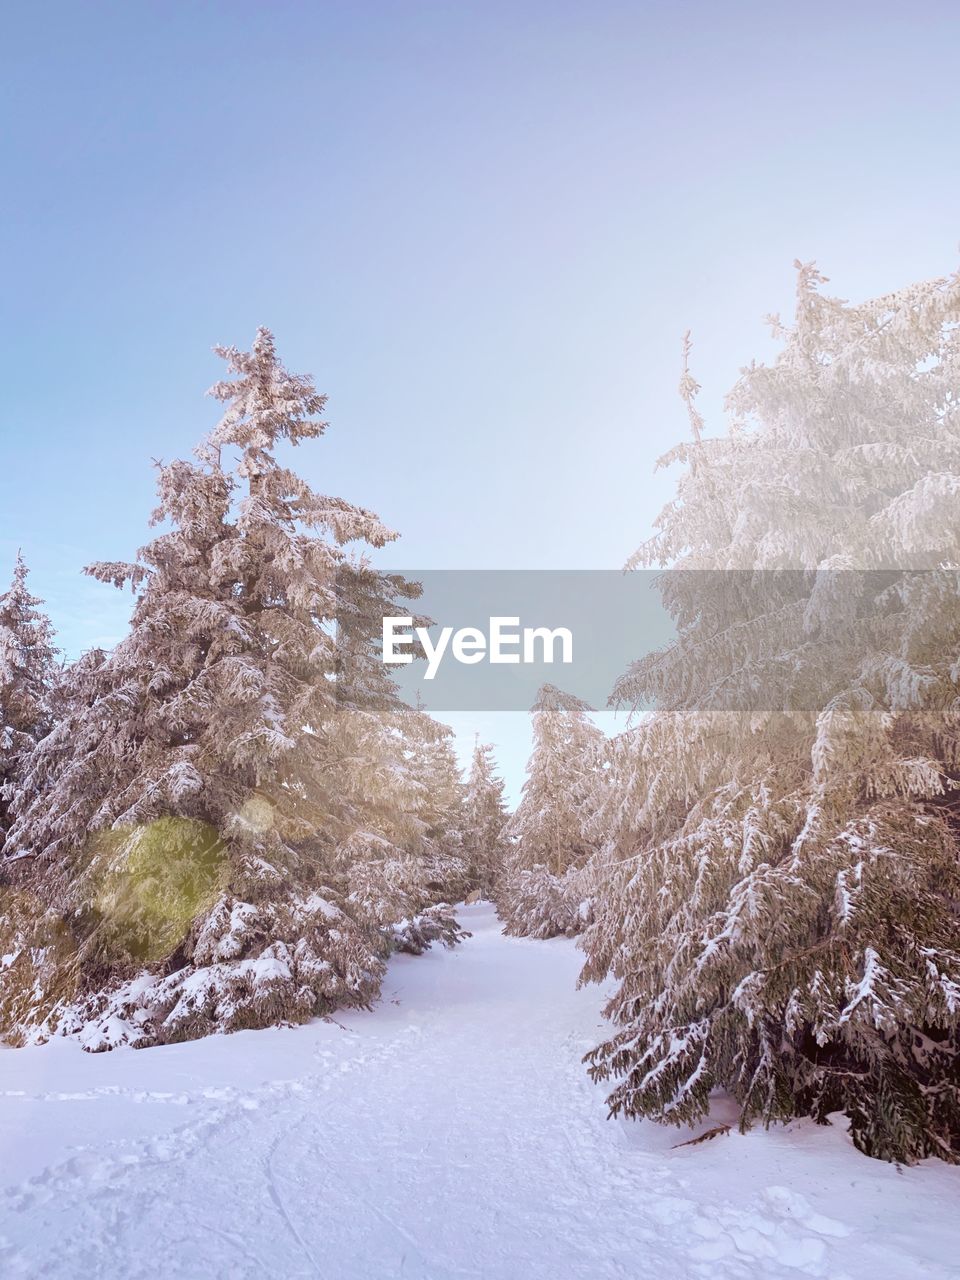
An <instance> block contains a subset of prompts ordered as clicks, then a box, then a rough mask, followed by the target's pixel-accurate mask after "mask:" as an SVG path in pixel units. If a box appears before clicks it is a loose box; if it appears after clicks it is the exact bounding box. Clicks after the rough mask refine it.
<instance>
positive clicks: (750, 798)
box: [583, 264, 960, 1161]
mask: <svg viewBox="0 0 960 1280" xmlns="http://www.w3.org/2000/svg"><path fill="white" fill-rule="evenodd" d="M798 268H799V278H798V296H797V309H796V317H795V321H794V323H793V325H792V326H791V327H789V328H786V327H784V326H782V325H780V323H779V322H778V321H775V332H776V333H777V334H778V335H779V336H780V338H781V339H782V349H781V351H780V354H779V355H778V357H777V358H776V360H775V361H774V362H773V363H772V364H770V365H768V366H764V365H756V364H754V365H751V366H750V367H749V368H747V369H746V370H744V372H743V373H742V376H741V378H740V381H739V382H738V383H737V385H736V387H735V388H734V390H733V392H732V393H731V395H730V397H729V408H730V411H731V413H732V415H733V425H732V429H731V431H730V434H729V435H727V436H725V437H723V438H718V439H707V438H704V437H703V422H702V420H701V417H700V415H699V413H698V412H697V410H696V408H695V404H694V396H695V394H696V392H697V390H698V388H697V385H696V383H695V382H694V381H693V379H692V377H691V376H690V374H689V372H688V371H687V369H686V362H685V368H684V377H683V381H682V383H681V391H682V394H683V396H684V398H685V399H686V401H687V405H688V409H689V412H690V417H691V422H692V425H693V437H694V438H693V439H692V440H691V441H690V442H688V443H686V444H683V445H681V446H680V447H679V448H677V449H675V450H674V451H673V452H672V453H671V454H668V455H667V457H666V459H664V461H666V462H671V461H677V462H680V463H683V464H685V466H686V470H685V472H684V474H683V476H682V478H681V480H680V482H679V486H678V491H677V495H676V498H675V499H674V501H673V502H671V503H670V504H669V505H668V506H667V507H666V508H665V510H664V511H663V512H662V513H661V515H660V518H659V521H658V523H657V532H656V534H655V536H654V537H653V538H652V540H651V541H650V542H648V543H647V544H646V545H645V546H644V547H642V548H641V550H640V551H639V552H638V553H637V554H636V555H635V557H634V558H633V560H632V561H631V564H632V565H667V566H672V567H673V568H674V569H676V570H678V571H677V572H672V573H668V574H665V575H664V576H663V578H662V583H663V591H664V595H665V600H666V603H667V604H668V606H669V608H670V611H671V613H672V615H673V617H674V619H675V622H676V630H677V639H676V641H675V642H674V643H673V644H672V645H670V646H669V647H667V648H666V649H665V650H663V651H661V652H658V653H654V654H651V655H649V656H648V657H646V658H644V659H642V660H641V661H639V662H638V663H637V664H636V665H635V666H634V668H633V669H632V670H631V671H630V672H628V673H627V675H626V676H625V677H624V678H623V679H622V681H621V682H620V685H619V688H618V690H617V696H618V697H619V698H620V699H621V700H625V701H627V702H632V703H637V702H639V701H644V702H645V703H647V704H653V706H654V707H655V710H654V711H653V713H652V715H650V717H649V718H648V720H647V721H646V722H645V723H643V724H641V725H640V726H639V727H638V728H637V729H635V730H634V731H633V732H632V733H629V734H626V735H623V736H622V737H621V738H620V739H618V740H617V741H616V743H615V744H614V745H613V749H612V770H613V774H614V781H615V783H616V784H617V785H615V786H614V787H613V788H612V790H611V792H610V799H609V802H608V805H607V809H606V811H605V813H604V815H603V816H604V820H605V831H606V834H607V837H608V847H607V851H606V858H605V870H604V875H603V879H602V883H601V884H600V886H599V888H598V891H597V898H596V901H595V920H594V923H593V925H592V926H591V928H590V930H589V931H588V932H587V934H586V935H585V937H584V944H583V945H584V947H585V950H586V952H587V955H588V961H587V965H586V968H585V971H584V976H585V977H586V978H596V979H599V978H602V977H603V976H604V975H606V974H607V973H608V972H612V973H613V974H614V975H615V976H616V977H617V978H618V979H619V980H620V986H619V990H618V991H617V993H616V995H615V996H614V998H613V999H612V1000H611V1002H610V1005H609V1007H608V1014H609V1016H610V1017H611V1018H612V1019H613V1020H614V1022H615V1023H617V1024H618V1027H619V1029H618V1030H617V1031H616V1032H615V1034H613V1035H612V1037H611V1038H610V1039H609V1040H608V1041H607V1042H606V1043H604V1044H602V1045H601V1046H600V1047H599V1048H598V1049H596V1050H595V1051H594V1052H593V1053H592V1054H591V1055H589V1058H590V1061H591V1063H592V1073H593V1074H594V1076H595V1077H598V1078H601V1079H611V1080H614V1081H616V1085H615V1088H614V1091H613V1093H612V1094H611V1097H610V1105H611V1108H612V1110H613V1111H614V1112H622V1113H624V1114H627V1115H633V1116H652V1117H654V1118H656V1119H659V1120H661V1121H668V1122H672V1123H677V1124H681V1123H686V1122H690V1121H694V1120H696V1119H697V1118H699V1117H702V1116H704V1115H705V1114H706V1112H707V1108H708V1105H709V1097H710V1093H711V1090H713V1089H714V1088H717V1087H721V1088H724V1089H727V1090H729V1091H730V1092H731V1093H732V1094H733V1095H734V1096H735V1097H736V1099H737V1100H738V1102H739V1104H740V1106H741V1119H742V1125H743V1126H744V1127H746V1126H748V1125H750V1124H751V1123H752V1122H754V1121H756V1120H760V1121H761V1122H763V1123H770V1122H771V1121H776V1120H785V1119H788V1118H789V1117H791V1116H796V1115H811V1116H814V1117H816V1118H817V1119H818V1120H825V1119H826V1118H827V1117H828V1116H829V1115H830V1114H831V1113H833V1112H844V1113H845V1114H846V1115H847V1116H848V1117H849V1120H850V1129H851V1133H852V1136H853V1140H854V1141H855V1143H856V1144H857V1146H858V1147H860V1148H861V1149H862V1150H863V1151H865V1152H867V1153H869V1154H871V1155H874V1156H878V1157H882V1158H886V1159H891V1160H900V1161H913V1160H916V1159H919V1158H921V1157H923V1156H927V1155H931V1154H933V1155H939V1156H942V1157H943V1158H945V1159H948V1160H956V1159H957V1158H958V1157H960V1058H958V1047H960V1045H958V1021H960V920H958V903H960V861H958V836H960V825H958V813H960V789H958V776H960V773H958V763H960V737H958V730H960V700H958V692H960V690H958V680H960V665H958V662H957V653H958V651H960V594H958V588H960V573H958V566H960V522H958V520H957V502H958V497H960V324H958V322H960V278H958V277H952V278H950V279H944V280H936V281H933V282H930V283H925V284H919V285H915V286H913V287H910V288H907V289H904V290H902V291H901V292H899V293H896V294H892V295H889V296H886V297H882V298H879V299H876V300H873V301H870V302H867V303H864V304H862V305H855V306H854V305H848V304H846V303H844V302H842V301H840V300H837V299H833V298H830V297H827V296H824V295H823V294H822V293H821V291H820V288H819V286H820V284H821V283H822V277H820V276H819V275H818V273H817V272H816V270H815V269H814V268H813V267H811V266H802V267H801V266H800V265H799V264H798ZM743 570H746V571H747V572H740V571H743ZM757 571H760V572H757Z"/></svg>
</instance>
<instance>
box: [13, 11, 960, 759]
mask: <svg viewBox="0 0 960 1280" xmlns="http://www.w3.org/2000/svg"><path fill="white" fill-rule="evenodd" d="M958 48H960V6H958V5H957V4H956V3H954V2H953V0H944V2H942V3H937V2H934V3H924V2H923V0H921V2H919V3H913V4H903V3H897V4H891V3H887V2H885V0H874V2H873V3H858V2H857V0H853V2H851V3H845V4H842V5H835V4H820V3H808V2H804V3H791V4H776V3H754V4H731V3H702V4H701V3H677V2H674V3H613V2H611V0H597V2H594V3H589V4H588V3H569V2H567V0H550V2H549V3H548V2H542V3H541V2H539V0H513V2H512V3H500V2H499V0H484V2H483V3H461V2H458V3H421V2H419V0H407V2H406V3H399V2H391V3H385V2H377V0H364V2H363V3H357V2H353V3H327V2H324V0H315V2H314V3H297V2H293V0H281V2H279V3H276V2H275V3H266V0H261V2H260V3H244V2H243V0H232V2H231V3H204V2H202V0H192V2H189V3H188V2H187V0H169V2H168V3H163V4H161V3H151V4H146V3H137V2H130V0H127V2H126V3H96V2H91V3H84V4H77V3H69V4H64V3H48V4H45V5H42V6H40V5H35V6H28V5H22V4H13V3H10V2H9V0H8V3H6V4H4V5H3V39H2V48H0V62H2V68H0V70H2V74H0V94H2V97H3V119H4V122H5V128H4V130H3V135H2V139H0V156H2V161H0V163H2V169H0V172H2V176H3V184H4V198H3V201H2V205H0V219H2V224H3V225H2V234H0V254H2V257H3V288H2V302H0V362H2V375H3V394H2V399H0V422H2V433H3V453H2V468H0V576H2V577H3V578H5V577H6V574H7V569H4V568H3V565H4V564H6V565H7V566H8V568H9V567H12V559H13V555H14V553H15V551H16V548H17V547H18V546H22V547H23V550H24V554H25V555H26V557H27V560H28V562H29V564H30V565H31V567H32V569H33V577H32V582H33V585H34V587H35V589H36V590H38V591H39V592H40V593H41V594H42V595H44V596H45V597H46V598H47V600H48V602H49V606H50V610H51V613H52V615H53V617H54V621H55V623H56V624H57V626H58V627H59V629H60V633H61V643H62V644H63V645H64V647H65V648H66V649H67V651H68V652H69V653H71V654H75V653H77V652H79V651H80V650H82V649H84V648H86V647H89V646H90V645H91V644H94V643H104V642H110V641H112V640H114V639H116V637H117V636H118V635H119V634H120V632H121V630H122V626H123V619H124V617H125V614H126V611H127V608H128V601H127V602H121V601H119V600H117V599H115V598H114V593H113V592H112V591H111V589H110V588H108V587H104V586H101V585H99V584H97V583H94V582H92V581H90V580H86V579H83V578H82V577H80V576H79V570H80V568H81V566H82V565H83V564H85V563H87V562H88V561H90V560H92V559H97V558H108V559H116V558H126V557H129V556H131V555H132V553H133V552H134V551H135V549H136V547H137V546H138V545H139V544H140V543H141V542H142V541H143V540H144V538H145V536H146V517H147V514H148V512H149V510H150V508H151V505H152V497H153V475H152V471H151V467H150V459H151V458H170V457H172V456H176V455H182V454H184V453H186V452H187V451H189V450H190V448H191V447H192V446H193V444H194V443H195V442H196V440H197V439H198V438H199V437H200V436H201V435H202V434H203V433H204V432H205V431H206V430H207V429H208V428H209V426H210V425H211V424H212V422H213V420H214V417H215V406H214V405H213V404H212V402H210V401H205V400H204V399H203V394H202V393H203V392H204V390H205V389H206V387H207V386H209V384H210V383H211V382H212V381H213V380H214V379H215V378H216V377H217V376H219V373H218V362H217V361H216V360H215V358H214V357H213V356H212V355H211V353H210V347H211V345H212V344H213V343H214V342H225V343H236V344H238V345H246V344H247V343H248V342H249V340H250V338H251V337H252V335H253V332H254V329H255V328H256V326H257V325H258V324H267V325H269V326H270V327H271V328H273V329H274V331H275V333H276V335H277V339H278V343H279V347H280V351H281V353H282V354H283V355H284V358H285V359H286V362H287V363H288V365H289V366H290V367H291V368H293V369H295V370H297V371H304V372H305V371H309V372H312V373H314V374H315V376H316V378H317V381H318V384H319V386H320V387H321V389H323V390H325V391H327V392H328V394H329V396H330V403H329V414H328V416H329V419H330V423H331V426H330V431H329V433H328V436H327V437H326V438H325V439H324V440H323V441H321V442H319V443H318V444H316V445H314V446H311V447H310V448H309V449H307V450H302V451H301V452H300V454H299V455H298V462H299V464H300V466H301V467H302V469H303V471H304V472H305V474H306V475H307V476H308V478H309V479H310V480H311V481H312V482H313V483H315V484H316V485H318V486H319V487H321V488H323V489H325V490H327V491H330V492H335V493H339V494H342V495H343V496H345V497H348V498H350V499H352V500H355V501H358V502H361V503H363V504H364V505H367V506H371V507H373V508H374V509H375V510H377V511H378V512H379V513H380V514H381V515H382V516H383V517H384V519H386V520H387V521H388V522H389V523H390V524H392V525H393V526H394V527H395V528H397V529H399V530H400V531H401V532H402V534H403V539H402V541H401V543H400V544H399V547H398V549H397V551H396V553H395V554H393V555H392V556H391V557H389V558H388V559H389V560H390V561H391V562H393V563H396V564H402V565H403V566H405V567H423V568H441V567H443V568H458V567H471V568H496V567H524V568H539V567H544V568H547V567H550V568H567V567H570V568H592V567H597V568H601V567H602V568H605V567H610V566H614V565H619V564H620V563H621V562H622V561H623V560H624V559H625V557H626V556H627V555H628V554H629V552H630V551H631V550H632V549H633V547H634V546H635V545H636V543H637V542H638V541H639V540H640V539H641V538H642V537H643V536H645V534H646V533H647V532H648V530H649V526H650V522H651V520H652V519H653V517H654V516H655V514H656V512H657V510H658V509H659V507H660V505H661V504H662V502H663V501H664V500H665V498H666V497H667V496H668V494H669V490H670V484H671V480H670V477H669V476H668V475H664V474H662V473H661V475H660V476H659V477H655V476H654V474H653V466H654V462H655V460H656V458H657V456H658V455H659V454H660V453H662V452H663V451H664V450H665V449H666V448H667V447H669V446H670V445H671V444H672V443H673V442H674V441H675V440H676V439H677V438H678V437H681V436H683V435H684V434H685V432H686V422H685V418H684V415H683V412H682V406H681V405H680V404H679V402H678V401H677V399H676V395H675V388H676V382H677V373H678V355H679V346H680V339H681V336H682V334H683V331H684V330H685V329H686V328H688V327H689V328H692V329H693V332H694V339H695V342H696V347H695V354H694V366H695V372H696V373H697V376H698V377H699V378H700V380H701V381H702V382H703V383H704V398H703V403H704V406H705V408H706V409H707V410H708V411H713V412H715V411H716V409H717V407H718V406H719V404H720V400H721V396H722V393H723V392H724V391H726V390H727V389H728V388H729V386H730V385H731V383H732V382H733V381H734V379H735V377H736V373H737V369H738V367H739V366H740V365H742V364H743V363H745V362H747V361H748V360H749V359H751V358H752V357H754V356H764V355H765V354H767V353H768V352H769V351H770V349H771V348H770V340H769V337H768V333H767V329H766V328H765V326H764V324H763V321H762V317H763V316H764V315H765V314H766V313H767V312H770V311H776V310H782V311H784V312H788V311H789V308H790V300H791V296H792V288H793V281H792V269H791V263H792V261H793V259H794V258H796V257H801V258H816V259H817V260H818V262H819V263H820V265H821V268H822V269H823V270H824V271H825V272H826V274H827V275H828V276H830V277H831V287H834V288H835V289H836V291H837V292H839V293H840V294H841V295H843V296H847V297H860V296H865V295H869V294H873V293H878V292H886V291H888V290H890V289H892V288H895V287H897V286H898V285H900V284H904V283H907V282H909V281H910V280H912V279H914V278H918V277H927V276H930V275H939V274H943V273H945V272H948V271H952V270H953V269H955V267H956V265H957V263H958V258H960V254H958V247H957V246H958V241H960V163H958V150H960V77H958V74H957V61H956V54H957V49H958ZM461 727H462V726H461ZM509 767H510V769H511V770H512V771H513V772H514V774H515V770H514V766H513V765H510V766H509ZM512 780H515V779H512Z"/></svg>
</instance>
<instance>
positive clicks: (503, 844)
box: [463, 738, 510, 894]
mask: <svg viewBox="0 0 960 1280" xmlns="http://www.w3.org/2000/svg"><path fill="white" fill-rule="evenodd" d="M503 785H504V784H503V779H502V778H501V777H499V776H498V775H497V773H496V765H495V763H494V759H493V747H492V746H489V745H488V744H486V743H482V742H481V741H480V740H479V738H478V739H477V742H476V745H475V746H474V749H473V757H472V759H471V761H470V772H469V773H468V775H467V783H466V790H465V795H464V819H463V821H464V839H463V843H464V857H465V858H466V861H467V866H468V868H469V876H470V880H471V882H472V884H473V886H474V887H475V888H478V889H480V890H481V891H482V892H483V893H485V894H489V893H490V892H492V890H493V887H494V885H495V884H496V882H497V880H498V879H499V877H500V875H501V874H502V872H503V867H504V863H505V860H506V857H507V851H508V849H509V847H510V841H509V840H508V838H507V835H506V826H507V820H508V813H507V806H506V803H505V802H504V799H503Z"/></svg>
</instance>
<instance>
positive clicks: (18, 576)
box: [0, 553, 56, 848]
mask: <svg viewBox="0 0 960 1280" xmlns="http://www.w3.org/2000/svg"><path fill="white" fill-rule="evenodd" d="M42 603H43V601H42V600H38V599H37V597H36V596H32V595H31V594H30V592H29V591H28V590H27V566H26V565H25V564H24V562H23V556H22V555H20V554H19V553H18V555H17V563H16V567H15V569H14V572H13V582H12V583H11V584H10V589H9V590H8V591H6V592H4V594H3V595H0V848H2V844H3V836H4V832H5V831H6V828H7V825H8V822H7V801H8V798H9V795H10V794H11V793H12V791H13V790H15V789H16V787H17V784H18V779H19V773H20V769H21V767H22V764H23V760H24V758H25V756H26V755H27V753H28V752H29V751H30V750H31V749H32V748H33V746H34V745H35V744H36V743H37V742H38V741H39V739H40V738H42V737H43V736H44V734H45V733H46V732H47V730H48V729H49V727H50V716H51V708H50V696H51V691H52V689H53V685H54V677H55V672H56V662H55V659H56V651H55V649H54V647H53V627H52V626H51V625H50V621H49V619H48V618H47V617H46V615H45V614H44V613H42V612H41V610H40V608H39V606H40V605H41V604H42Z"/></svg>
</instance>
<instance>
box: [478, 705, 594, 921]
mask: <svg viewBox="0 0 960 1280" xmlns="http://www.w3.org/2000/svg"><path fill="white" fill-rule="evenodd" d="M532 710H533V751H532V753H531V756H530V762H529V764H528V766H527V780H526V782H525V783H524V785H523V796H522V799H521V801H520V804H519V805H518V807H517V811H516V813H515V814H514V815H513V817H512V818H511V820H510V822H509V824H508V826H507V834H508V835H509V836H510V837H511V838H512V840H513V841H514V842H515V843H514V845H513V848H512V849H511V850H510V851H509V853H508V854H507V859H506V865H505V868H504V873H503V878H502V881H501V883H500V885H499V887H498V890H497V901H498V906H499V908H500V913H501V915H502V916H503V919H504V922H505V924H506V929H507V932H508V933H514V934H528V935H530V936H531V937H535V938H550V937H553V936H554V935H555V934H558V933H567V934H573V933H577V932H579V930H580V929H581V928H582V927H583V922H584V919H585V918H586V913H587V906H588V904H587V902H586V899H587V898H588V897H589V893H588V890H587V885H586V880H585V878H584V875H583V868H584V867H585V865H586V863H587V861H588V859H589V858H590V857H591V855H592V854H593V853H594V851H595V848H596V843H595V839H594V836H593V834H592V825H591V819H592V803H593V798H594V796H595V794H596V790H597V779H598V776H599V774H600V770H601V765H602V759H603V745H604V735H603V734H602V733H601V731H600V730H599V729H598V728H597V727H596V725H595V724H594V723H593V722H592V721H591V720H590V719H589V712H590V708H589V707H588V706H587V704H586V703H585V702H583V701H581V699H579V698H576V697H574V696H573V694H570V693H564V692H563V691H562V690H560V689H557V688H555V687H554V686H553V685H551V684H545V685H543V687H542V688H541V689H540V692H539V694H538V695H537V700H536V702H535V703H534V705H533V709H532Z"/></svg>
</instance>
